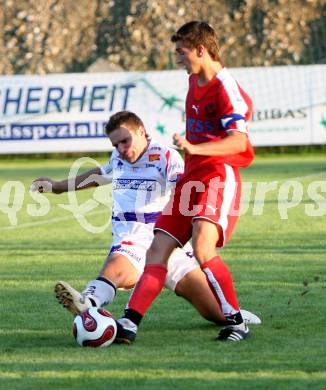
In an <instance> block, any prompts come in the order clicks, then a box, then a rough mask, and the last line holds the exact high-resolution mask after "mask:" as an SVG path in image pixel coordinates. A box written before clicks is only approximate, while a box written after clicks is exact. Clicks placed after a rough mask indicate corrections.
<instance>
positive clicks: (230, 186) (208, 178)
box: [154, 164, 241, 248]
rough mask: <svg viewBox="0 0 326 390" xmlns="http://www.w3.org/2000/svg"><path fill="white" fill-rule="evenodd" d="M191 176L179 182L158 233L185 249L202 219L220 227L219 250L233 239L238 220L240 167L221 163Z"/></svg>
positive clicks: (159, 224) (184, 177)
mask: <svg viewBox="0 0 326 390" xmlns="http://www.w3.org/2000/svg"><path fill="white" fill-rule="evenodd" d="M214 168H215V169H214V170H212V167H206V169H202V168H201V169H200V170H198V171H196V172H195V173H194V174H187V175H184V176H182V177H181V179H180V180H179V181H178V182H177V185H176V187H175V190H174V192H173V194H172V196H171V198H170V201H169V203H168V204H167V205H166V207H165V208H164V210H163V211H162V215H161V216H160V217H159V219H158V220H157V222H156V224H155V228H154V230H156V231H157V230H162V231H164V232H166V233H168V234H169V235H171V236H172V237H173V238H175V239H176V240H177V241H178V243H179V244H180V246H184V245H185V244H186V243H187V242H188V241H189V240H190V239H191V236H192V223H193V220H194V219H197V218H200V219H205V220H207V221H210V222H212V223H215V224H216V225H218V226H219V227H220V231H221V233H222V234H221V235H220V237H219V240H218V242H217V243H216V246H217V247H219V248H220V247H223V246H224V245H225V244H226V242H227V241H228V240H229V238H230V236H231V233H232V231H233V229H234V227H235V224H236V222H237V220H238V214H239V207H240V196H241V179H240V174H239V170H238V168H235V167H232V166H230V165H227V164H221V165H218V166H216V167H214Z"/></svg>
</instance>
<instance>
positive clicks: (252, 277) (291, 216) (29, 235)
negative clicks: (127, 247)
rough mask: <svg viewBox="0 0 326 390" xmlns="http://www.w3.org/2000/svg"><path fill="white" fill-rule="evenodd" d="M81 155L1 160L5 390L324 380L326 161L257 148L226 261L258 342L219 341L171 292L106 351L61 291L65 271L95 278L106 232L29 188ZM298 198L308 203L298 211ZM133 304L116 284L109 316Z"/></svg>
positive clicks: (101, 213)
mask: <svg viewBox="0 0 326 390" xmlns="http://www.w3.org/2000/svg"><path fill="white" fill-rule="evenodd" d="M98 160H99V161H100V162H104V161H105V160H104V159H103V158H100V159H98ZM73 161H74V160H73V159H57V160H51V159H44V160H40V159H38V160H35V159H34V160H33V159H29V158H28V157H24V158H18V159H13V160H8V159H4V160H0V188H1V194H0V197H1V198H0V248H1V251H0V277H1V283H0V305H1V316H0V388H1V389H24V390H26V389H68V388H69V389H86V388H89V389H104V388H105V389H133V388H139V389H161V388H162V389H172V388H173V389H183V388H184V389H237V390H243V389H264V390H272V389H273V390H274V389H276V390H279V389H295V390H298V389H299V390H300V389H308V388H309V389H325V388H326V332H325V329H326V250H325V249H326V241H325V238H326V193H325V192H326V188H325V187H326V182H325V180H326V164H325V156H323V155H321V154H316V155H311V154H306V155H300V156H293V155H292V156H291V155H287V156H280V155H278V156H269V157H268V156H260V157H257V159H256V161H255V163H254V165H253V166H252V167H251V168H249V169H248V170H243V172H242V176H243V180H244V181H245V182H246V183H251V185H252V191H251V193H250V194H249V193H247V194H246V196H245V197H244V198H247V200H249V203H248V208H247V211H246V212H245V213H244V215H242V216H241V218H240V220H239V223H238V225H237V229H236V231H235V233H234V235H233V237H232V239H231V240H230V242H229V243H228V245H227V247H226V248H225V249H224V250H223V253H222V256H223V258H224V260H225V261H226V262H227V264H228V265H229V266H230V268H231V271H232V273H233V277H234V281H235V285H236V289H237V293H238V297H239V300H240V303H241V306H242V307H243V308H247V309H249V310H252V311H253V312H255V313H257V314H258V315H259V316H261V318H262V321H263V324H262V325H261V326H252V327H251V330H252V337H251V339H250V340H248V341H247V342H243V343H235V344H232V343H231V344H227V343H226V344H221V343H217V342H215V341H214V337H215V336H216V335H217V332H218V329H217V328H216V327H215V326H214V325H213V324H210V323H208V322H206V321H205V320H204V319H202V318H201V317H199V315H197V313H196V312H195V310H194V309H193V308H192V307H191V306H190V305H189V304H188V303H187V302H185V301H184V300H182V299H181V298H177V297H176V296H174V294H172V293H170V292H169V291H164V292H163V293H162V294H161V296H160V297H159V298H158V299H157V301H155V303H154V305H153V306H152V307H151V309H150V310H149V312H148V313H147V315H146V317H145V319H144V321H143V323H142V326H141V328H140V331H139V334H138V338H137V340H136V342H135V343H134V344H133V345H131V346H121V345H113V346H112V347H110V348H107V349H106V348H103V349H88V348H86V349H84V348H80V347H78V346H77V344H76V343H75V340H74V338H73V336H72V317H71V316H70V314H69V313H68V312H66V311H65V310H64V309H63V308H62V307H60V306H59V305H58V304H57V302H56V300H55V297H54V294H53V286H54V283H55V282H56V281H57V280H60V279H63V280H66V281H68V282H70V283H71V284H72V285H73V286H75V287H77V288H80V289H82V288H83V287H84V286H85V283H86V282H87V281H88V280H89V279H90V278H93V277H95V276H96V275H97V272H98V271H99V269H100V267H101V266H102V262H103V260H104V258H105V256H106V251H107V247H108V245H109V242H110V230H109V228H107V229H106V230H105V231H103V232H100V233H98V234H93V233H90V232H88V231H87V230H85V229H84V228H83V227H82V226H81V222H80V220H79V221H78V220H77V219H76V218H75V217H74V216H73V215H72V213H71V212H70V211H69V210H67V209H64V208H62V207H60V206H59V204H68V196H67V194H64V195H52V194H50V195H47V196H46V197H47V199H49V201H50V207H49V209H48V210H47V209H46V205H43V206H42V207H44V208H43V209H42V208H41V209H40V207H39V208H37V207H36V206H37V202H36V201H35V200H34V199H33V198H32V197H31V195H30V194H29V193H28V187H29V185H30V183H31V181H32V179H34V178H36V177H38V176H40V175H43V176H50V177H54V178H58V179H59V178H64V177H65V176H66V175H67V174H68V171H69V168H70V165H71V164H72V162H73ZM289 180H291V182H290V183H293V182H295V183H297V184H293V185H291V184H289ZM262 182H265V183H269V184H268V185H270V188H271V189H270V191H269V192H267V194H266V195H264V194H263V191H262V187H261V186H262V184H261V183H262ZM275 183H276V184H275ZM298 183H299V184H298ZM9 190H10V191H9ZM95 191H96V194H95V193H94V190H86V191H81V192H79V193H78V196H77V199H78V202H79V204H80V205H82V204H84V203H85V202H86V201H87V200H89V199H91V198H94V199H95V200H96V201H97V202H98V205H97V206H96V204H97V203H96V202H95V203H94V204H95V206H96V207H94V209H92V210H90V211H89V213H88V214H87V217H86V218H87V222H88V224H89V225H92V226H97V227H98V228H100V227H101V226H102V225H104V224H106V223H107V221H108V218H109V215H110V208H109V207H106V206H105V204H106V205H110V196H109V188H108V187H102V188H100V189H96V190H95ZM291 199H292V201H293V205H294V204H295V203H297V205H296V206H295V207H291V208H290V207H289V208H288V209H287V207H288V202H289V201H290V200H291ZM42 213H43V214H44V215H41V214H42ZM309 213H310V214H311V213H315V214H319V216H318V215H316V216H311V215H308V214H309ZM36 214H39V215H38V216H37V215H36ZM286 215H287V216H288V219H286V218H284V217H285V216H286ZM99 230H100V229H99ZM127 298H128V293H126V292H119V294H118V298H117V300H116V301H115V302H114V304H112V305H111V306H110V307H109V310H110V311H111V312H112V313H113V314H114V315H115V316H119V315H120V314H121V313H122V310H123V307H124V304H125V303H126V301H127Z"/></svg>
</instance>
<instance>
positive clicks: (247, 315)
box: [240, 309, 261, 325]
mask: <svg viewBox="0 0 326 390" xmlns="http://www.w3.org/2000/svg"><path fill="white" fill-rule="evenodd" d="M240 313H241V315H242V318H243V322H244V323H245V324H247V325H260V324H261V319H260V318H259V317H258V316H257V315H256V314H254V313H251V312H250V311H248V310H244V309H241V310H240Z"/></svg>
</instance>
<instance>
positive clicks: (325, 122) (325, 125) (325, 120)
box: [320, 116, 326, 129]
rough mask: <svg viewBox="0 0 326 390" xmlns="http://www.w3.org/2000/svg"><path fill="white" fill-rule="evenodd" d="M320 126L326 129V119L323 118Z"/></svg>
mask: <svg viewBox="0 0 326 390" xmlns="http://www.w3.org/2000/svg"><path fill="white" fill-rule="evenodd" d="M320 124H321V125H323V126H324V127H325V129H326V118H325V117H324V116H323V117H322V120H321V122H320Z"/></svg>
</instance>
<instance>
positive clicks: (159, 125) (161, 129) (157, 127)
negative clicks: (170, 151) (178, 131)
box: [156, 123, 165, 134]
mask: <svg viewBox="0 0 326 390" xmlns="http://www.w3.org/2000/svg"><path fill="white" fill-rule="evenodd" d="M156 130H157V131H158V132H159V133H161V134H164V133H165V126H164V125H162V124H161V123H158V124H157V125H156Z"/></svg>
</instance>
